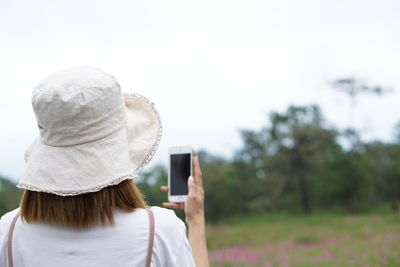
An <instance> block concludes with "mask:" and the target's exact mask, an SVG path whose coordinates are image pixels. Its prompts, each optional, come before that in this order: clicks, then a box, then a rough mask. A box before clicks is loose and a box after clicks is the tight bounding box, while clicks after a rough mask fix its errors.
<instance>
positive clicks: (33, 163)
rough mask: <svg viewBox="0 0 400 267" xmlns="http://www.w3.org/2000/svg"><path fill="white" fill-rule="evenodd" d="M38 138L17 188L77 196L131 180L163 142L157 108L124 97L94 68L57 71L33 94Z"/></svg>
mask: <svg viewBox="0 0 400 267" xmlns="http://www.w3.org/2000/svg"><path fill="white" fill-rule="evenodd" d="M32 105H33V110H34V112H35V115H36V119H37V122H38V127H39V130H40V136H39V137H38V138H37V139H36V140H35V142H34V143H33V144H32V145H31V147H30V148H29V149H28V150H27V151H26V153H25V160H26V163H27V166H26V170H25V172H24V174H23V176H22V178H21V179H20V181H19V184H18V187H20V188H24V189H28V190H32V191H40V192H47V193H52V194H56V195H61V196H73V195H79V194H84V193H89V192H95V191H99V190H100V189H102V188H104V187H106V186H110V185H115V184H118V183H120V182H122V181H123V180H126V179H133V178H135V177H137V176H138V172H139V171H140V170H141V169H142V168H143V167H144V166H145V165H146V164H147V163H148V162H149V161H150V160H151V158H152V157H153V155H154V153H155V150H156V148H157V146H158V143H159V141H160V138H161V129H162V128H161V121H160V118H159V115H158V112H157V110H156V109H155V108H154V104H153V103H151V102H150V101H149V100H147V99H146V98H145V97H143V96H141V95H138V94H121V88H120V86H119V84H118V82H117V81H116V80H115V78H114V77H113V76H112V75H110V74H108V73H105V72H104V71H102V70H101V69H97V68H92V67H78V68H73V69H69V70H65V71H62V72H58V73H56V74H54V75H52V76H50V77H48V78H47V79H45V80H43V81H42V82H40V83H39V84H38V86H37V87H36V88H35V89H34V90H33V94H32Z"/></svg>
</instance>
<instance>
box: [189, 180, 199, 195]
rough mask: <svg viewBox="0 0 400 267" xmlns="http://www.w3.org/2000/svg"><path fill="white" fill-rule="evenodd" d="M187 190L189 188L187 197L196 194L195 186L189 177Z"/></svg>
mask: <svg viewBox="0 0 400 267" xmlns="http://www.w3.org/2000/svg"><path fill="white" fill-rule="evenodd" d="M188 188H189V195H191V194H196V192H197V186H196V184H195V182H194V179H193V176H190V177H189V179H188Z"/></svg>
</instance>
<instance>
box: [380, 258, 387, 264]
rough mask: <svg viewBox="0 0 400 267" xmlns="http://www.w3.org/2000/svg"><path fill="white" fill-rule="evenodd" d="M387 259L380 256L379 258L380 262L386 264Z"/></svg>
mask: <svg viewBox="0 0 400 267" xmlns="http://www.w3.org/2000/svg"><path fill="white" fill-rule="evenodd" d="M388 262H389V260H388V259H387V258H382V259H381V262H380V263H381V264H388Z"/></svg>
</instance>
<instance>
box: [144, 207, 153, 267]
mask: <svg viewBox="0 0 400 267" xmlns="http://www.w3.org/2000/svg"><path fill="white" fill-rule="evenodd" d="M146 211H147V213H148V215H149V229H150V230H149V245H148V247H147V258H146V267H150V264H151V257H152V256H153V246H154V214H153V211H152V210H151V208H148V209H146Z"/></svg>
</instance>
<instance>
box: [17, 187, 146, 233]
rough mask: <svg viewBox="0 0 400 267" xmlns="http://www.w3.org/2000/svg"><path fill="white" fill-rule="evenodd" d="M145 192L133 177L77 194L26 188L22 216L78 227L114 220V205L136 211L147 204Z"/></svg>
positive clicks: (27, 219) (29, 219)
mask: <svg viewBox="0 0 400 267" xmlns="http://www.w3.org/2000/svg"><path fill="white" fill-rule="evenodd" d="M145 207H146V204H145V201H144V199H143V196H142V194H141V192H140V191H139V189H138V188H137V187H136V185H135V184H134V183H133V182H132V181H131V180H124V181H122V182H121V183H119V184H118V185H112V186H108V187H105V188H103V189H102V190H100V191H97V192H93V193H87V194H81V195H76V196H58V195H55V194H49V193H43V192H35V191H30V190H25V192H24V194H23V196H22V199H21V217H22V218H23V219H24V220H25V221H27V222H28V223H33V222H43V223H49V224H54V225H61V226H71V227H75V228H88V227H91V226H95V225H106V224H114V216H113V212H114V209H115V208H120V209H122V210H124V211H128V212H129V211H133V210H134V209H136V208H145Z"/></svg>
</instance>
